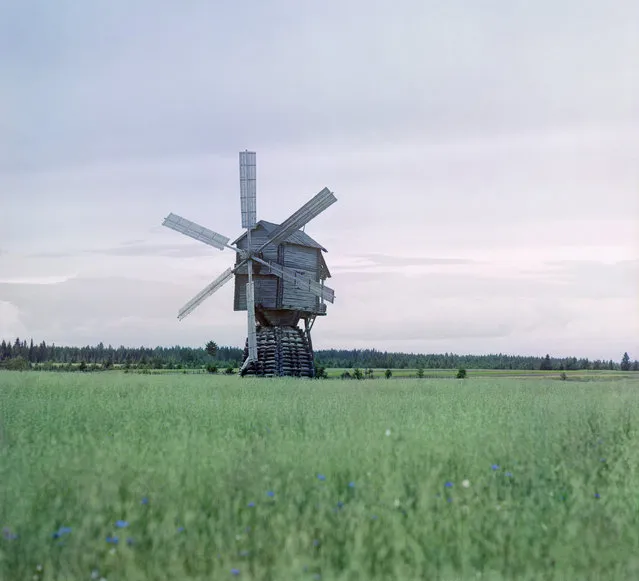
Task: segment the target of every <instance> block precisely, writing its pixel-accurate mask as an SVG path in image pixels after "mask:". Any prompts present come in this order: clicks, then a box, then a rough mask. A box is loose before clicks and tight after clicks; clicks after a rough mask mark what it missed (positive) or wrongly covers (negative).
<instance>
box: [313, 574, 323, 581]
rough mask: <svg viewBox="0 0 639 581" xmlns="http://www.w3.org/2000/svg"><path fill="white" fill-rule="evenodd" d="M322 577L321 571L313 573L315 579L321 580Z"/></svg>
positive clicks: (316, 580)
mask: <svg viewBox="0 0 639 581" xmlns="http://www.w3.org/2000/svg"><path fill="white" fill-rule="evenodd" d="M321 578H322V576H321V575H320V574H319V573H315V575H313V581H320V579H321Z"/></svg>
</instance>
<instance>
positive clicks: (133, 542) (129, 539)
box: [126, 537, 135, 547]
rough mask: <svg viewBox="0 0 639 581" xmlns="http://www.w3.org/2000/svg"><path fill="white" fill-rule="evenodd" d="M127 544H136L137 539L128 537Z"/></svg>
mask: <svg viewBox="0 0 639 581" xmlns="http://www.w3.org/2000/svg"><path fill="white" fill-rule="evenodd" d="M126 544H127V545H129V547H130V546H131V545H133V544H135V541H134V540H133V539H132V538H131V537H127V539H126Z"/></svg>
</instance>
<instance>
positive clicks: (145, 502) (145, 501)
mask: <svg viewBox="0 0 639 581" xmlns="http://www.w3.org/2000/svg"><path fill="white" fill-rule="evenodd" d="M141 504H149V499H148V498H147V497H146V496H144V497H142V501H141Z"/></svg>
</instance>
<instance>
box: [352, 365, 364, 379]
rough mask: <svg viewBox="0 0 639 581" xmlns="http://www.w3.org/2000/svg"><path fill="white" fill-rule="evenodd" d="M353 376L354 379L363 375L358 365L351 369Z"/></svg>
mask: <svg viewBox="0 0 639 581" xmlns="http://www.w3.org/2000/svg"><path fill="white" fill-rule="evenodd" d="M353 377H354V378H355V379H362V377H364V375H363V373H362V370H361V369H360V368H359V367H356V368H355V369H353Z"/></svg>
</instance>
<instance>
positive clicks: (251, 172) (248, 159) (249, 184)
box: [240, 151, 257, 228]
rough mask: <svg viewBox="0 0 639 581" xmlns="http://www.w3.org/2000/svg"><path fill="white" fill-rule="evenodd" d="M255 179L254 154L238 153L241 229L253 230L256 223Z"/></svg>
mask: <svg viewBox="0 0 639 581" xmlns="http://www.w3.org/2000/svg"><path fill="white" fill-rule="evenodd" d="M256 177H257V175H256V166H255V152H254V151H240V205H241V211H242V228H253V226H255V224H256V222H257V201H256V188H255V183H256Z"/></svg>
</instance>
